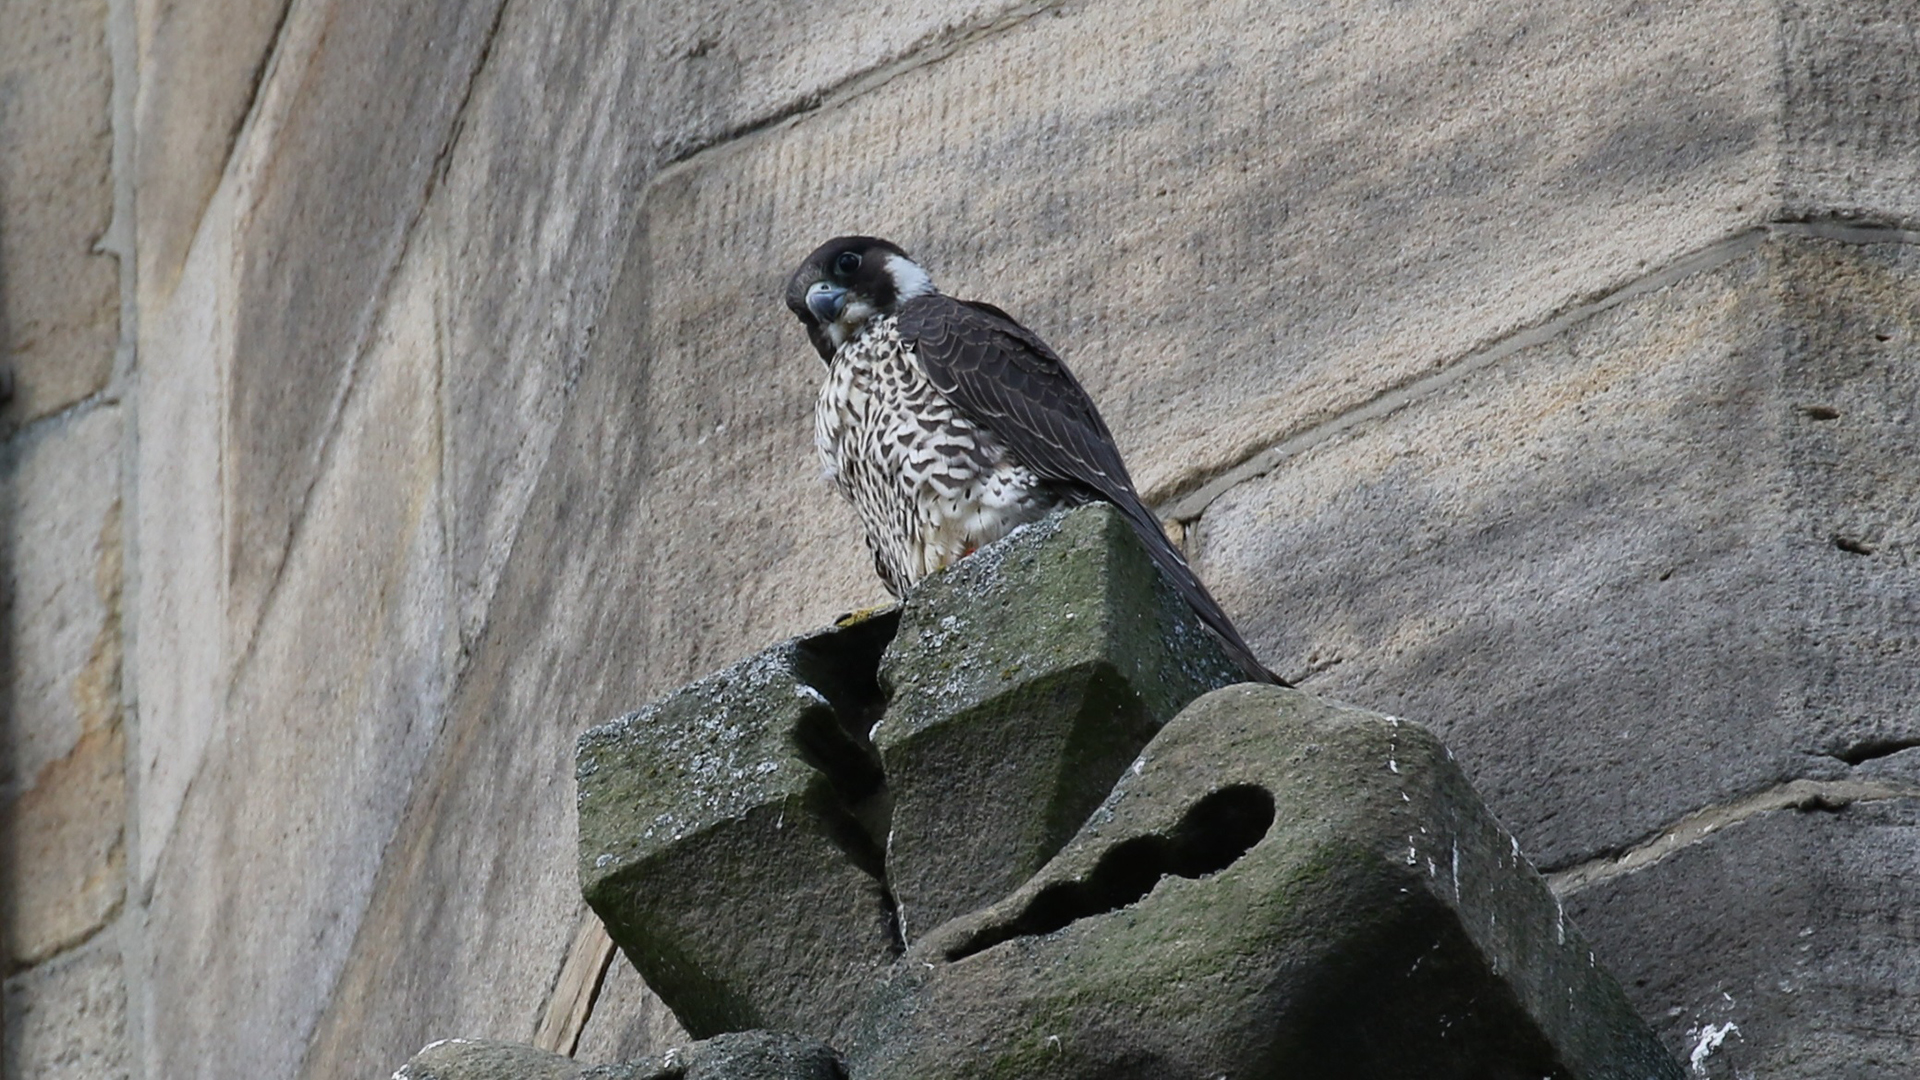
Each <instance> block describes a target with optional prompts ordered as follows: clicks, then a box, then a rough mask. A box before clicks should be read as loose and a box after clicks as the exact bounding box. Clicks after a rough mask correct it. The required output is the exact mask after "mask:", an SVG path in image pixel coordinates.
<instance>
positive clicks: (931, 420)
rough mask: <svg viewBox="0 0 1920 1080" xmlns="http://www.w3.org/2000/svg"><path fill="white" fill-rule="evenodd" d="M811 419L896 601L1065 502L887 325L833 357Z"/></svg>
mask: <svg viewBox="0 0 1920 1080" xmlns="http://www.w3.org/2000/svg"><path fill="white" fill-rule="evenodd" d="M813 418H814V444H815V446H816V448H817V449H818V450H819V452H820V462H821V464H822V465H823V466H824V467H825V468H826V472H827V476H828V478H829V479H831V480H832V481H833V482H834V484H835V486H837V487H838V488H839V489H840V492H841V494H843V495H845V496H846V497H847V499H848V501H850V502H851V503H853V507H854V510H855V512H856V513H857V514H858V515H859V517H860V523H861V525H862V526H863V527H864V528H865V531H866V537H867V547H868V549H869V550H871V551H872V552H873V559H874V565H875V566H876V568H877V569H878V570H879V572H880V577H881V580H882V581H884V582H886V585H887V588H888V589H889V590H890V591H891V592H893V593H894V595H896V596H897V595H899V594H901V593H902V592H904V591H905V590H906V589H907V588H908V587H910V586H912V585H913V584H914V583H915V582H917V581H919V580H920V579H921V578H923V577H926V576H927V575H928V574H931V573H933V572H934V571H936V570H939V569H941V568H942V567H944V566H946V565H948V564H949V563H952V562H953V561H955V560H957V559H959V558H961V557H963V556H965V555H967V554H968V553H970V552H972V551H973V550H974V549H975V548H978V547H981V546H983V545H986V544H990V543H992V542H993V541H995V540H998V539H999V538H1000V537H1002V536H1005V535H1006V534H1007V533H1008V532H1011V531H1012V530H1013V529H1014V528H1015V527H1017V526H1019V525H1022V524H1025V523H1026V522H1029V521H1033V520H1036V519H1038V518H1039V517H1041V516H1042V515H1044V514H1045V513H1046V512H1047V511H1048V510H1049V509H1051V508H1052V507H1053V506H1054V505H1055V504H1056V503H1057V502H1058V501H1059V497H1058V496H1057V495H1055V494H1054V493H1053V492H1052V491H1051V490H1049V489H1048V488H1047V487H1046V486H1045V485H1043V484H1042V483H1041V481H1040V480H1039V478H1038V477H1036V476H1034V475H1033V473H1032V472H1030V471H1029V470H1028V469H1027V468H1026V467H1025V466H1023V465H1021V464H1020V463H1019V462H1018V461H1016V460H1015V459H1014V458H1013V456H1012V455H1011V454H1010V453H1009V452H1008V451H1007V448H1006V446H1005V445H1004V444H1002V443H1001V441H1000V440H999V439H997V438H995V437H994V435H993V433H992V432H991V431H989V430H987V429H986V428H983V427H981V426H980V425H979V424H976V423H974V422H973V421H972V420H971V419H969V418H968V417H967V416H965V415H964V414H962V413H961V412H960V411H959V410H958V409H956V408H955V407H954V406H953V404H952V403H951V402H949V401H948V400H947V399H946V398H945V397H943V396H942V395H941V394H940V392H939V390H937V389H936V388H935V387H934V385H933V384H932V383H931V382H929V381H928V379H927V376H926V373H925V371H924V370H923V369H922V368H921V366H920V362H919V360H918V359H917V358H915V356H914V355H913V351H912V350H911V349H910V348H908V347H907V346H906V344H905V343H903V342H902V341H901V340H900V333H899V328H898V326H897V325H896V321H895V319H894V318H893V317H892V316H884V317H878V318H874V319H872V320H870V321H869V322H868V323H867V325H866V327H865V328H864V329H863V330H862V332H861V333H860V334H859V335H858V336H856V337H854V338H852V339H850V340H849V341H847V343H846V344H844V345H842V346H840V348H839V349H838V350H836V351H835V353H834V355H833V359H832V361H831V362H830V364H829V367H828V373H827V381H826V384H825V385H824V386H822V387H821V388H820V397H819V400H818V401H817V402H816V404H815V407H814V414H813Z"/></svg>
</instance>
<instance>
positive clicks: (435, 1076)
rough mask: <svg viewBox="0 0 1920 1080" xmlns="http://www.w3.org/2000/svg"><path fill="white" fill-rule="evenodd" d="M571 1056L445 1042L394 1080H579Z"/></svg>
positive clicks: (479, 1042)
mask: <svg viewBox="0 0 1920 1080" xmlns="http://www.w3.org/2000/svg"><path fill="white" fill-rule="evenodd" d="M586 1072H587V1069H586V1066H584V1065H582V1064H580V1063H579V1062H577V1061H575V1060H573V1059H572V1058H570V1057H562V1056H560V1055H559V1054H555V1053H551V1052H549V1051H546V1050H536V1049H534V1048H533V1047H531V1046H524V1045H522V1044H520V1043H510V1042H496V1041H494V1040H492V1039H443V1040H441V1041H439V1042H436V1043H433V1044H431V1045H429V1046H427V1047H426V1048H425V1049H423V1050H421V1051H420V1052H419V1053H417V1054H415V1055H413V1057H412V1058H411V1059H409V1060H408V1061H407V1063H406V1064H405V1065H402V1066H400V1069H399V1071H398V1072H395V1073H394V1074H393V1080H579V1078H580V1077H582V1076H585V1075H586Z"/></svg>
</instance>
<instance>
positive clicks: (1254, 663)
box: [786, 236, 1284, 685]
mask: <svg viewBox="0 0 1920 1080" xmlns="http://www.w3.org/2000/svg"><path fill="white" fill-rule="evenodd" d="M786 299H787V307H789V308H791V309H793V313H794V314H795V315H796V316H798V317H799V319H800V321H801V323H802V324H804V325H805V326H806V328H807V337H808V338H810V339H811V340H812V341H813V347H814V348H815V349H817V350H818V351H819V353H820V358H821V359H822V360H825V361H826V362H827V381H826V384H825V385H824V386H822V387H821V388H820V397H819V400H818V402H817V403H816V404H815V406H814V414H813V416H814V443H815V445H816V447H818V449H819V451H820V460H821V463H822V464H823V465H824V466H825V467H826V471H827V475H828V476H829V477H830V478H831V479H832V480H833V481H834V483H835V484H836V485H837V486H838V487H839V489H840V491H841V493H842V494H843V495H845V496H846V497H847V499H848V500H849V501H851V502H852V503H853V506H854V510H855V511H856V512H857V513H858V514H859V516H860V523H861V525H863V526H864V527H865V529H866V534H867V547H868V549H870V550H871V551H872V552H873V562H874V566H875V567H876V568H877V569H878V570H879V571H880V579H881V580H882V581H884V582H885V583H886V586H887V589H888V591H890V592H892V593H893V594H894V595H895V596H899V595H901V594H902V593H903V592H905V591H906V590H907V589H908V588H909V587H911V586H912V585H913V584H914V583H915V582H918V581H919V580H920V579H921V578H924V577H926V576H927V575H928V574H931V573H933V572H935V571H937V570H939V569H941V568H942V567H945V566H946V565H947V564H949V563H951V562H953V561H955V560H957V559H960V558H963V557H965V556H967V555H970V554H972V553H973V551H974V550H975V549H976V548H980V547H983V546H985V545H987V544H991V543H992V542H994V541H995V540H998V539H1000V538H1001V537H1002V536H1005V535H1006V534H1007V533H1009V532H1011V531H1013V529H1015V528H1016V527H1018V526H1020V525H1023V524H1026V523H1027V522H1030V521H1035V520H1038V519H1039V518H1041V517H1043V516H1045V515H1046V513H1047V512H1048V511H1050V510H1052V509H1053V508H1054V507H1057V506H1062V505H1076V504H1079V503H1085V502H1091V501H1093V500H1096V499H1099V500H1104V501H1106V502H1109V503H1112V504H1113V505H1114V506H1115V507H1117V508H1118V509H1119V510H1120V512H1121V513H1122V514H1123V515H1124V516H1125V517H1126V519H1127V521H1128V522H1129V523H1130V524H1131V525H1132V526H1133V529H1134V531H1135V532H1136V533H1138V534H1139V536H1140V539H1141V541H1142V542H1144V543H1145V544H1146V547H1147V550H1148V551H1149V552H1150V553H1151V554H1152V556H1153V560H1154V562H1155V563H1157V564H1158V565H1159V567H1160V569H1161V570H1162V571H1163V572H1164V573H1165V574H1166V576H1167V578H1168V579H1169V580H1170V581H1171V582H1172V583H1173V585H1174V587H1175V588H1176V589H1178V590H1179V592H1180V595H1181V596H1182V597H1183V598H1185V600H1186V601H1187V603H1188V604H1190V605H1192V607H1193V610H1194V612H1195V613H1196V614H1198V615H1199V616H1200V619H1201V621H1202V622H1204V623H1205V624H1206V626H1207V627H1208V628H1209V629H1210V630H1212V631H1213V633H1214V634H1215V635H1216V636H1217V637H1218V638H1219V639H1220V641H1221V643H1222V644H1223V645H1224V646H1225V647H1226V649H1227V652H1228V653H1229V654H1230V655H1231V656H1232V657H1233V658H1234V660H1235V661H1236V663H1238V664H1239V665H1240V666H1241V667H1243V668H1245V669H1246V671H1247V673H1248V675H1249V676H1251V677H1253V678H1256V679H1260V680H1262V681H1268V682H1279V681H1280V680H1279V678H1278V677H1277V676H1275V675H1273V674H1272V673H1271V672H1269V671H1268V670H1267V669H1266V667H1265V666H1263V665H1262V664H1261V663H1260V662H1259V660H1258V659H1256V658H1255V657H1254V655H1253V651H1252V650H1251V649H1249V648H1248V647H1247V643H1246V642H1245V641H1244V640H1243V639H1242V638H1241V637H1240V634H1239V632H1238V631H1237V630H1235V629H1234V627H1233V623H1232V621H1231V620H1229V619H1228V618H1227V616H1226V613H1225V612H1223V611H1221V610H1220V605H1219V604H1218V603H1216V602H1215V601H1214V599H1213V597H1212V596H1211V595H1209V594H1208V592H1207V590H1206V587H1205V586H1203V585H1201V584H1200V579H1199V578H1197V577H1195V576H1194V574H1193V570H1192V569H1191V568H1189V567H1188V566H1187V561H1186V559H1184V558H1183V557H1181V555H1180V552H1179V551H1178V550H1177V549H1176V548H1175V547H1174V546H1173V544H1172V542H1171V541H1169V540H1168V539H1167V536H1166V533H1165V532H1163V531H1162V530H1161V527H1160V522H1159V521H1158V520H1157V519H1156V518H1155V517H1154V516H1153V512H1152V511H1150V510H1148V509H1147V507H1146V505H1145V504H1144V503H1142V502H1141V501H1140V496H1139V494H1138V493H1137V492H1135V491H1134V488H1133V480H1132V479H1131V478H1130V477H1128V475H1127V467H1126V465H1125V464H1123V463H1122V462H1121V460H1120V451H1119V448H1118V447H1117V446H1115V445H1114V441H1113V435H1112V433H1110V432H1109V431H1108V430H1107V425H1106V423H1105V421H1103V420H1101V419H1100V413H1099V412H1098V411H1097V410H1096V409H1095V408H1094V405H1093V399H1092V398H1090V397H1088V396H1087V392H1086V390H1085V389H1084V388H1082V387H1081V385H1080V382H1079V380H1077V379H1075V378H1074V377H1073V373H1072V372H1070V371H1068V370H1067V365H1066V363H1065V362H1063V361H1062V360H1061V359H1060V357H1059V356H1058V355H1056V354H1055V353H1054V351H1053V350H1052V349H1050V348H1048V347H1047V345H1046V343H1045V342H1043V341H1041V340H1040V338H1039V337H1038V336H1037V335H1035V334H1034V333H1033V331H1031V330H1028V329H1027V328H1026V327H1024V326H1021V325H1020V324H1019V323H1017V322H1015V321H1013V317H1012V316H1010V315H1008V314H1007V313H1006V312H1004V311H1001V310H1000V309H999V308H997V307H994V306H993V305H992V304H985V303H981V302H979V301H976V300H954V299H952V298H950V297H947V296H943V295H941V293H940V292H939V290H937V289H935V288H934V286H933V279H932V278H930V277H929V276H928V275H927V272H926V271H925V270H923V269H921V268H920V266H919V265H917V264H916V263H914V262H913V260H911V259H909V258H908V257H907V253H906V252H905V251H902V250H901V249H900V248H899V247H898V246H896V245H894V244H892V243H889V242H887V241H885V240H881V239H878V238H875V237H871V236H843V237H838V238H836V239H833V240H829V241H827V242H826V243H825V244H822V245H821V246H820V247H819V248H818V249H817V250H815V251H814V253H813V254H811V255H809V256H807V259H806V261H805V262H803V263H801V264H800V268H799V269H798V270H795V271H794V272H793V276H792V277H791V278H789V279H788V281H787V296H786ZM1283 685H1284V684H1283Z"/></svg>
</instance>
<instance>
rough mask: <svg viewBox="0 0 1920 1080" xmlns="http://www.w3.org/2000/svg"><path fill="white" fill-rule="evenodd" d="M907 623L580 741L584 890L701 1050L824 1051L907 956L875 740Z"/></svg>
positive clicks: (724, 682)
mask: <svg viewBox="0 0 1920 1080" xmlns="http://www.w3.org/2000/svg"><path fill="white" fill-rule="evenodd" d="M893 628H894V619H893V617H891V616H890V615H889V616H882V617H876V618H872V619H869V620H867V621H865V622H862V623H857V624H855V625H853V626H851V627H848V628H845V629H833V630H827V631H823V632H821V633H818V634H814V635H812V636H810V637H804V638H796V639H794V640H792V641H788V642H784V643H782V644H780V645H777V646H775V647H774V648H772V649H770V650H768V651H766V652H763V653H761V654H760V655H758V656H755V657H753V658H751V659H749V660H745V661H742V662H741V663H739V664H736V665H735V666H733V667H731V668H728V669H727V670H725V671H721V672H718V673H716V674H714V675H711V676H708V677H707V678H705V679H702V680H700V681H699V682H696V683H693V684H692V685H690V686H687V687H685V688H683V689H681V690H679V691H677V692H675V693H674V694H672V695H671V696H669V697H667V698H666V699H664V700H662V701H660V702H658V703H656V704H654V705H651V706H648V707H647V708H645V709H642V710H641V711H639V712H637V713H633V714H631V715H629V716H625V717H622V718H621V719H619V720H616V721H614V722H612V723H610V724H603V725H601V726H600V727H596V728H593V729H592V730H590V731H588V732H587V733H586V734H584V735H582V736H581V737H580V756H579V770H578V774H577V780H578V783H579V791H580V796H579V814H580V887H581V891H582V892H583V893H584V894H585V895H586V898H587V902H588V903H589V904H591V905H592V906H593V910H594V912H595V913H596V914H598V915H599V916H600V919H601V921H602V922H604V923H605V924H606V927H607V933H608V934H609V935H611V936H612V938H613V940H614V942H615V943H616V944H618V945H619V946H620V947H621V949H622V950H623V951H624V952H625V953H626V954H627V956H628V957H629V958H630V959H631V960H632V961H633V963H634V964H635V966H637V967H638V968H639V969H640V971H641V973H642V974H643V975H645V976H646V979H647V985H648V986H650V987H652V988H653V989H654V990H655V991H656V992H657V993H659V995H660V997H661V998H662V999H663V1000H664V1001H666V1003H667V1004H668V1005H670V1006H671V1007H672V1008H673V1011H674V1015H676V1016H677V1017H679V1019H680V1022H681V1023H682V1024H684V1025H685V1026H686V1029H687V1030H688V1031H689V1032H691V1033H692V1034H694V1035H695V1036H696V1037H705V1036H710V1035H716V1034H719V1033H722V1032H726V1031H739V1030H743V1029H747V1028H769V1029H778V1030H789V1031H800V1032H816V1033H825V1032H830V1031H832V1030H833V1029H834V1027H835V1025H836V1024H837V1023H838V1022H839V1020H840V1019H841V1018H842V1017H843V1016H844V1015H845V1012H846V1010H847V1009H848V1008H849V1007H850V1006H851V1004H852V1003H853V1001H854V1000H855V999H856V998H857V997H858V996H859V993H858V990H859V988H860V987H861V986H862V985H863V984H864V982H865V981H866V980H867V979H868V978H870V977H871V975H872V973H873V972H874V971H875V970H877V969H878V968H879V967H880V966H881V965H882V964H884V963H885V962H886V961H887V960H888V959H890V958H891V956H892V955H893V954H894V953H895V952H897V949H896V946H895V936H894V931H893V926H892V921H893V912H892V907H891V905H890V903H889V901H888V898H887V895H886V891H885V888H884V887H883V885H882V883H881V874H882V872H883V866H882V863H883V858H884V856H883V853H882V850H881V840H880V832H881V830H882V829H884V828H885V814H886V804H885V800H886V789H885V786H884V784H883V783H882V780H881V775H880V766H879V761H878V760H877V759H876V757H875V756H874V754H873V750H872V747H871V745H870V744H868V743H867V741H866V737H865V729H866V728H867V727H868V726H870V725H871V724H872V722H873V719H874V717H875V716H876V715H878V711H879V707H880V703H881V699H880V690H879V687H878V685H877V684H875V682H874V681H873V672H874V670H875V668H876V667H877V665H878V662H879V655H880V650H881V649H882V648H884V647H885V645H886V642H887V639H888V638H889V637H890V636H891V635H892V632H893Z"/></svg>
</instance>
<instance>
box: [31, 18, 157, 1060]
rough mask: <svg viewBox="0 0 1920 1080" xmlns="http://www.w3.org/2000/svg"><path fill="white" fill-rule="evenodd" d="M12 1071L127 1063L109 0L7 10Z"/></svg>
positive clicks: (120, 245) (120, 237)
mask: <svg viewBox="0 0 1920 1080" xmlns="http://www.w3.org/2000/svg"><path fill="white" fill-rule="evenodd" d="M0 25H4V30H0V939H3V940H4V942H5V956H4V958H0V963H4V964H5V970H6V982H5V997H4V1006H3V1008H4V1013H5V1023H4V1027H0V1072H4V1073H5V1075H7V1076H10V1077H11V1076H23V1077H24V1076H34V1077H50V1078H65V1077H75V1078H79V1077H113V1076H118V1075H125V1072H126V1069H127V1067H128V1063H129V1061H130V1056H131V1054H130V1044H129V1042H128V1038H127V1021H128V1011H127V992H126V988H127V978H126V973H125V966H124V965H125V953H124V951H123V944H124V942H125V940H126V938H125V936H124V935H123V934H122V933H120V929H121V927H122V926H123V925H124V924H125V923H126V921H127V920H126V919H124V918H123V917H122V913H123V911H124V910H125V897H126V860H127V837H126V833H125V825H126V821H127V790H128V789H127V783H126V779H127V777H126V754H127V749H126V747H127V742H126V738H127V729H126V725H125V723H124V717H123V715H122V710H121V686H122V681H121V674H122V670H121V669H122V664H121V658H122V655H123V648H122V645H123V619H122V614H123V610H124V609H123V602H124V599H125V588H124V583H125V574H124V567H125V564H124V561H123V552H124V548H123V543H122V535H123V527H122V522H123V520H124V507H125V503H124V501H123V498H122V487H121V472H122V448H123V441H124V438H125V433H126V429H127V425H128V422H129V411H130V410H129V407H128V402H127V382H126V379H125V377H124V371H121V372H119V373H118V374H117V373H116V368H117V367H119V365H118V364H117V361H116V358H117V357H118V356H119V344H120V339H121V332H122V321H121V306H122V305H121V287H122V286H121V283H122V280H123V276H122V267H121V259H120V258H119V256H118V254H117V253H119V252H123V251H124V250H125V243H124V241H125V236H124V229H123V228H119V227H116V226H117V224H123V223H124V219H123V218H120V217H118V216H117V215H116V205H115V199H116V191H117V189H118V185H116V175H115V163H116V156H115V130H114V129H115V124H114V119H115V116H114V114H115V94H116V91H117V86H116V84H115V81H114V78H113V68H114V55H113V54H114V52H115V49H114V45H113V43H112V40H111V39H112V37H113V35H112V34H111V33H110V31H109V10H108V4H107V3H106V0H94V2H84V0H80V2H61V3H27V4H11V5H9V6H8V7H7V8H6V10H5V11H4V12H3V13H0Z"/></svg>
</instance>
